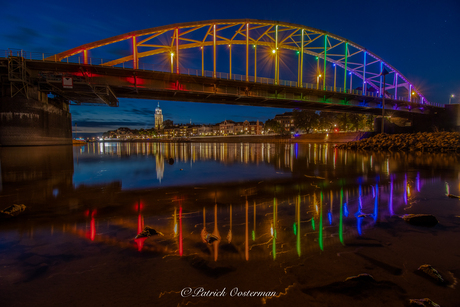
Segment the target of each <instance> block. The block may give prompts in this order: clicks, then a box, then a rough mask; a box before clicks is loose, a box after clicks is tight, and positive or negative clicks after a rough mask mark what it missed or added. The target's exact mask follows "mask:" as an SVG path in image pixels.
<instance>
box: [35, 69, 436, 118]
mask: <svg viewBox="0 0 460 307" xmlns="http://www.w3.org/2000/svg"><path fill="white" fill-rule="evenodd" d="M27 70H28V71H29V72H30V74H31V78H32V79H33V80H35V82H36V84H38V85H39V88H40V90H41V91H49V92H52V93H55V94H58V95H60V96H62V97H64V98H66V99H68V100H69V101H72V102H74V103H77V104H84V103H90V104H91V103H96V104H101V103H102V104H107V105H109V106H118V99H117V98H140V99H155V100H172V101H190V102H202V103H218V104H232V105H250V106H260V107H277V108H291V109H292V108H299V109H312V110H319V111H332V112H354V113H367V114H375V115H379V114H381V113H382V110H381V104H382V99H381V98H380V97H371V96H361V95H357V94H350V93H340V92H329V91H323V90H317V89H311V88H310V89H307V88H298V87H294V86H293V87H290V86H280V85H272V84H262V83H254V82H245V81H236V80H227V79H218V78H209V77H202V76H192V75H185V74H173V73H167V72H156V71H143V70H133V69H123V68H113V67H104V66H91V65H81V64H73V63H62V62H58V63H53V62H42V61H27ZM63 77H71V78H72V79H73V88H71V89H69V88H64V87H63V82H62V78H63ZM385 109H387V110H388V111H391V113H392V114H394V115H395V116H396V115H397V116H403V115H406V116H407V115H408V113H422V114H430V113H434V112H437V111H438V110H439V109H441V108H438V107H433V106H421V105H420V104H416V103H411V102H407V101H396V100H390V99H385Z"/></svg>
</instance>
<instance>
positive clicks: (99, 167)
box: [1, 143, 458, 261]
mask: <svg viewBox="0 0 460 307" xmlns="http://www.w3.org/2000/svg"><path fill="white" fill-rule="evenodd" d="M20 151H21V149H12V148H2V149H1V154H2V155H1V159H2V160H1V161H2V184H3V191H2V197H3V198H4V199H5V200H9V201H10V202H13V201H15V202H16V201H18V202H21V203H24V204H26V206H30V204H32V205H33V206H30V207H31V208H29V212H28V213H27V215H28V216H29V217H30V218H31V219H32V220H34V218H35V217H34V216H36V215H39V214H42V213H43V211H47V210H49V212H50V213H49V215H50V217H51V218H52V219H51V220H52V222H51V221H46V222H43V221H40V222H37V221H35V222H31V221H30V220H29V221H25V224H23V225H22V227H26V228H27V229H28V230H27V232H29V233H33V232H34V231H36V229H37V228H39V229H40V230H41V231H45V232H46V231H48V233H50V234H51V235H52V234H53V232H54V231H55V230H56V229H60V230H61V229H62V231H63V232H65V233H71V234H74V235H76V236H78V237H82V238H86V239H88V240H89V241H94V242H99V243H103V244H107V245H111V246H116V247H119V248H133V249H138V250H139V251H142V252H153V253H155V254H160V255H163V256H187V255H199V256H200V257H204V258H206V257H209V259H213V260H215V261H219V260H221V259H226V260H228V259H233V260H249V261H251V260H257V259H265V258H272V259H273V260H277V259H278V258H279V257H288V258H289V257H301V256H303V255H306V254H309V253H311V252H314V251H317V250H327V249H328V248H330V247H331V246H333V245H337V246H340V245H346V242H347V238H351V237H355V236H362V235H363V234H365V233H366V231H367V229H368V228H369V227H372V226H374V225H376V224H378V223H380V222H381V221H388V219H391V217H392V216H394V215H402V214H405V213H407V212H410V211H411V210H410V208H412V207H413V206H416V203H417V200H416V199H417V198H419V197H420V196H419V195H420V194H421V193H422V192H423V190H424V187H425V186H426V185H433V184H436V183H441V182H442V181H443V180H451V179H452V178H453V177H454V176H455V177H456V176H457V175H456V174H457V173H458V169H450V170H449V171H446V170H445V171H443V172H442V173H441V174H439V175H434V174H433V172H434V170H436V169H440V168H447V167H448V166H449V167H450V166H451V165H458V163H457V161H458V156H456V155H445V154H410V153H409V154H406V153H391V154H387V153H363V152H353V151H345V150H338V149H336V148H334V147H332V146H331V145H328V144H240V143H234V144H230V143H91V144H89V145H87V146H85V147H81V148H75V149H74V163H73V165H72V162H71V161H72V160H69V159H68V158H67V157H68V154H69V152H68V147H62V148H61V147H59V148H41V149H40V150H38V151H35V152H36V153H40V154H36V155H35V158H34V159H33V160H32V161H34V162H33V164H34V165H35V169H34V168H29V167H27V165H29V164H30V161H31V160H30V156H22V155H21V154H20ZM59 152H60V154H59ZM64 153H65V154H64ZM13 157H14V158H15V161H17V162H16V163H12V159H13ZM18 157H23V158H21V159H19V160H18V159H17V158H18ZM139 157H142V158H143V159H142V160H138V158H139ZM114 158H115V160H114ZM169 158H173V159H174V161H175V162H174V165H172V166H171V167H174V168H173V169H169V168H168V167H170V165H165V161H168V159H169ZM39 160H40V161H39ZM107 161H111V162H110V163H109V164H107V163H108V162H107ZM166 164H167V163H166ZM199 164H204V165H205V167H203V168H200V167H198V166H195V165H199ZM149 165H150V166H149ZM153 165H155V166H153ZM230 165H231V166H232V169H236V170H237V171H236V172H234V173H233V172H232V171H231V170H229V169H228V168H227V167H228V166H230ZM186 166H188V167H189V168H188V169H186ZM140 167H142V168H144V169H146V168H149V167H151V169H152V172H150V171H146V172H145V174H146V175H145V174H142V172H140ZM245 167H249V168H250V169H251V171H252V172H254V173H256V175H257V176H254V177H250V176H249V177H248V178H243V177H244V176H245V175H244V173H243V174H241V173H239V170H241V169H243V168H245ZM37 168H38V169H37ZM82 169H83V171H82ZM86 169H92V170H93V171H92V172H87V171H85V170H86ZM178 169H181V170H184V171H183V172H182V171H179V170H178ZM45 170H46V171H45ZM68 170H70V173H69V171H68ZM153 170H154V171H153ZM72 171H73V172H74V176H73V180H72V176H71V175H72ZM103 172H108V173H109V174H110V176H109V177H110V178H111V182H105V179H106V178H108V177H101V178H99V179H100V181H98V180H99V179H97V178H96V179H95V180H92V179H91V177H92V176H93V174H96V175H95V177H98V175H97V174H100V173H103ZM187 172H189V173H190V174H187ZM38 174H39V175H38ZM56 174H61V177H59V176H55V175H56ZM154 174H156V176H155V177H154V176H153V175H154ZM148 176H150V177H151V180H150V181H148V184H150V186H149V187H145V186H144V184H145V182H144V179H145V178H146V177H148ZM178 176H186V177H187V180H186V184H181V186H178V185H177V184H174V182H175V180H176V178H178ZM222 176H223V177H224V178H225V180H223V181H220V180H219V179H218V178H219V177H222ZM139 177H140V178H139ZM50 178H53V179H50ZM59 178H60V179H59ZM155 178H156V179H155ZM168 178H172V182H171V183H169V184H165V185H163V183H165V182H166V179H168ZM31 181H33V182H39V183H40V184H38V185H35V184H34V185H31V184H27V182H31ZM114 181H115V182H114ZM116 182H119V183H116ZM219 182H223V184H220V183H219ZM24 186H26V187H27V189H28V190H29V191H30V192H31V193H27V194H24V193H13V191H14V190H16V191H18V190H21V188H23V187H24ZM34 186H35V187H34ZM125 186H129V187H134V188H136V189H134V190H133V189H129V188H125ZM140 187H141V188H146V189H139V188H140ZM152 188H153V189H152ZM38 190H40V191H41V192H40V194H39V193H38ZM62 214H65V218H59V217H58V216H57V215H59V216H62ZM147 225H148V226H151V227H153V228H155V229H156V230H157V231H160V232H162V233H163V234H164V236H156V237H150V238H148V239H143V240H136V241H135V240H134V237H135V236H136V235H137V234H138V233H140V232H141V231H142V229H143V228H144V226H147ZM208 233H209V234H212V235H215V236H216V237H217V238H218V239H217V240H216V241H215V242H212V243H208V242H207V241H206V240H205V239H204V238H205V236H206V234H208Z"/></svg>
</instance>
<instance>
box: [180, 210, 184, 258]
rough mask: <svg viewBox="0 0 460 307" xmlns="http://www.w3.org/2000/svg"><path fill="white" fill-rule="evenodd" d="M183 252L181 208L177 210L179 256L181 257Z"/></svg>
mask: <svg viewBox="0 0 460 307" xmlns="http://www.w3.org/2000/svg"><path fill="white" fill-rule="evenodd" d="M183 252H184V249H183V246H182V207H180V208H179V255H181V256H182V254H183Z"/></svg>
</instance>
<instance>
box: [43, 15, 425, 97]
mask: <svg viewBox="0 0 460 307" xmlns="http://www.w3.org/2000/svg"><path fill="white" fill-rule="evenodd" d="M115 44H121V45H122V46H121V47H119V48H120V49H122V51H124V52H125V54H126V55H125V56H123V57H119V58H116V59H112V60H107V61H104V60H100V61H99V60H98V65H103V66H114V67H119V66H120V65H123V67H127V68H134V69H148V67H149V65H151V66H152V67H153V70H155V68H154V67H155V65H157V67H158V66H159V65H161V64H162V65H166V66H167V67H168V69H167V70H168V71H170V72H171V73H176V74H179V73H181V70H183V69H187V68H194V67H197V68H199V67H200V66H201V71H200V75H201V76H207V75H206V72H205V64H207V63H212V75H210V76H209V77H213V78H217V72H218V68H219V71H220V72H222V71H225V72H226V73H227V79H234V77H235V75H234V74H233V72H235V70H239V71H241V72H245V76H244V80H245V81H247V82H262V79H263V78H264V77H267V78H271V79H272V80H273V82H272V83H273V84H275V85H279V84H280V73H281V74H284V75H286V73H287V72H290V73H291V75H294V76H295V74H297V80H296V81H295V82H296V86H297V87H301V88H303V87H305V86H306V83H305V81H308V80H311V81H310V82H311V83H316V84H317V86H318V88H319V89H322V90H325V91H334V92H342V93H350V92H351V91H352V90H353V80H354V84H355V85H356V84H358V85H359V86H358V87H357V88H355V90H360V91H361V92H360V93H361V94H362V95H364V96H366V95H370V94H372V95H373V96H374V95H375V96H378V97H382V94H383V90H382V89H383V88H384V89H385V97H387V98H393V99H395V100H405V101H410V102H416V103H421V104H429V102H428V101H427V100H426V98H425V97H424V96H423V95H422V93H421V92H420V91H419V89H418V88H417V87H416V86H415V85H414V84H413V83H411V82H409V80H408V79H407V78H406V77H404V76H403V74H402V73H401V72H399V71H398V70H397V69H396V68H394V67H393V66H391V65H390V64H388V63H386V62H385V61H384V60H383V59H382V58H380V57H379V56H377V55H376V54H374V53H372V52H370V51H369V50H367V49H366V48H364V47H362V46H360V45H358V44H356V43H354V42H351V41H349V40H347V39H345V38H342V37H340V36H337V35H335V34H332V33H328V32H326V31H322V30H318V29H315V28H311V27H306V26H303V25H297V24H290V23H284V22H278V21H265V20H254V19H235V20H209V21H201V22H188V23H178V24H172V25H167V26H161V27H155V28H150V29H145V30H140V31H134V32H129V33H126V34H122V35H118V36H114V37H111V38H106V39H103V40H99V41H96V42H92V43H88V44H85V45H81V46H79V47H76V48H73V49H70V50H67V51H64V52H61V53H59V54H56V55H53V56H50V57H49V58H47V59H48V60H55V61H56V60H57V61H69V58H71V57H75V56H77V57H79V58H80V57H81V63H84V64H91V61H92V60H91V59H92V58H98V59H100V58H110V57H111V53H110V50H109V51H107V48H106V47H107V46H109V45H113V46H111V49H112V50H113V49H118V48H117V47H115ZM238 45H241V46H243V47H245V48H241V47H240V49H239V50H238V52H239V54H238V53H236V52H237V50H236V49H237V48H238ZM232 52H233V55H232ZM89 53H91V57H89V56H88V54H89ZM117 53H122V52H117ZM224 53H228V55H226V56H224V55H223V54H224ZM112 54H113V53H112ZM236 55H237V56H238V55H239V60H236V61H235V58H236ZM243 55H244V57H243ZM210 57H212V58H211V59H209V58H210ZM232 57H233V58H232ZM224 59H225V60H224ZM252 59H253V60H252ZM208 61H209V62H208ZM79 62H80V60H79ZM94 62H95V61H94ZM292 63H295V64H292ZM93 64H94V63H93ZM200 64H201V65H200ZM207 65H208V67H209V66H210V65H209V64H207ZM232 65H233V66H232ZM235 65H237V66H235ZM190 66H193V67H190ZM224 66H225V67H224ZM293 66H294V67H293ZM295 66H297V67H295ZM250 67H251V68H252V67H253V71H252V69H250ZM337 67H339V68H340V69H342V70H343V71H342V72H340V70H339V72H337ZM384 69H386V70H387V71H388V72H389V75H388V76H387V77H386V78H385V81H386V84H383V78H382V75H381V73H382V71H383V70H384ZM294 78H295V77H294ZM342 84H343V86H342ZM398 95H399V96H398Z"/></svg>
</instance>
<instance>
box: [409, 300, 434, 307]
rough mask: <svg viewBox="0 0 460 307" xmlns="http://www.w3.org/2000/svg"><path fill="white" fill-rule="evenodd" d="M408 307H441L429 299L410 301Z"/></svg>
mask: <svg viewBox="0 0 460 307" xmlns="http://www.w3.org/2000/svg"><path fill="white" fill-rule="evenodd" d="M409 306H425V307H428V306H433V307H441V306H440V305H438V304H436V303H435V302H433V301H432V300H430V299H429V298H419V299H410V300H409Z"/></svg>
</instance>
